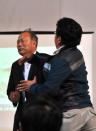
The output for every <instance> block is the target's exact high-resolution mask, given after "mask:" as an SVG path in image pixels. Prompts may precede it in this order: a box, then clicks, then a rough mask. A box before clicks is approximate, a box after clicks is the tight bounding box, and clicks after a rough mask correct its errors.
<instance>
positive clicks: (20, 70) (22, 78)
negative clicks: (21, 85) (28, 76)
mask: <svg viewBox="0 0 96 131" xmlns="http://www.w3.org/2000/svg"><path fill="white" fill-rule="evenodd" d="M23 71H24V64H22V65H20V66H19V76H20V80H24V75H23Z"/></svg>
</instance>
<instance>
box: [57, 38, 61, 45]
mask: <svg viewBox="0 0 96 131" xmlns="http://www.w3.org/2000/svg"><path fill="white" fill-rule="evenodd" d="M57 42H58V43H59V44H60V43H61V37H60V36H58V37H57Z"/></svg>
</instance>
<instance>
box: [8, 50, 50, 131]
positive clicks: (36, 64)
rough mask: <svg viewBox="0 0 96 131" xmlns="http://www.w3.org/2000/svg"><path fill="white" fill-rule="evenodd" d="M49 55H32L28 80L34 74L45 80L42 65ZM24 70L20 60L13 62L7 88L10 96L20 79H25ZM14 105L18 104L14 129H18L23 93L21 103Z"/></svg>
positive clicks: (40, 81) (41, 80)
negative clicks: (19, 62)
mask: <svg viewBox="0 0 96 131" xmlns="http://www.w3.org/2000/svg"><path fill="white" fill-rule="evenodd" d="M48 57H49V55H47V54H40V53H36V55H34V57H32V59H31V60H30V61H28V62H29V63H31V64H32V65H31V68H30V71H29V76H28V80H32V79H33V78H34V76H36V78H37V82H38V83H42V82H43V75H42V67H43V64H44V62H45V61H46V60H47V58H48ZM23 71H24V64H22V65H19V64H18V60H17V61H16V62H14V63H13V64H12V68H11V73H10V77H9V83H8V88H7V95H8V97H9V95H10V92H12V91H15V89H16V86H17V84H18V83H19V82H20V80H24V76H23ZM26 97H27V98H28V93H27V92H26ZM13 105H14V106H17V105H18V106H17V111H16V114H15V119H14V129H13V130H14V131H16V129H17V127H18V121H19V116H20V112H21V110H22V106H23V97H22V93H21V95H20V101H19V103H13Z"/></svg>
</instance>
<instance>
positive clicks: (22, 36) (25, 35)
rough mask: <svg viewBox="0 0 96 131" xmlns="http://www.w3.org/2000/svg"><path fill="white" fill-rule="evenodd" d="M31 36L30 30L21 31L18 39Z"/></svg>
mask: <svg viewBox="0 0 96 131" xmlns="http://www.w3.org/2000/svg"><path fill="white" fill-rule="evenodd" d="M28 37H30V34H29V33H28V32H24V33H21V34H20V35H19V37H18V40H20V39H24V38H28Z"/></svg>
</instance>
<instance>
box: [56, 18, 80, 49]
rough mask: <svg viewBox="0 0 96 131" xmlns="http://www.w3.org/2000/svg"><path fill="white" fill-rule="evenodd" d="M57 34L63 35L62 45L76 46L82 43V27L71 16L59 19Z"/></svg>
mask: <svg viewBox="0 0 96 131" xmlns="http://www.w3.org/2000/svg"><path fill="white" fill-rule="evenodd" d="M56 36H60V37H61V43H62V45H66V46H67V47H74V46H77V45H79V44H80V41H81V36H82V27H81V25H80V24H79V23H77V22H76V21H75V20H73V19H71V18H67V17H64V18H61V19H60V20H58V21H57V28H56Z"/></svg>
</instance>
